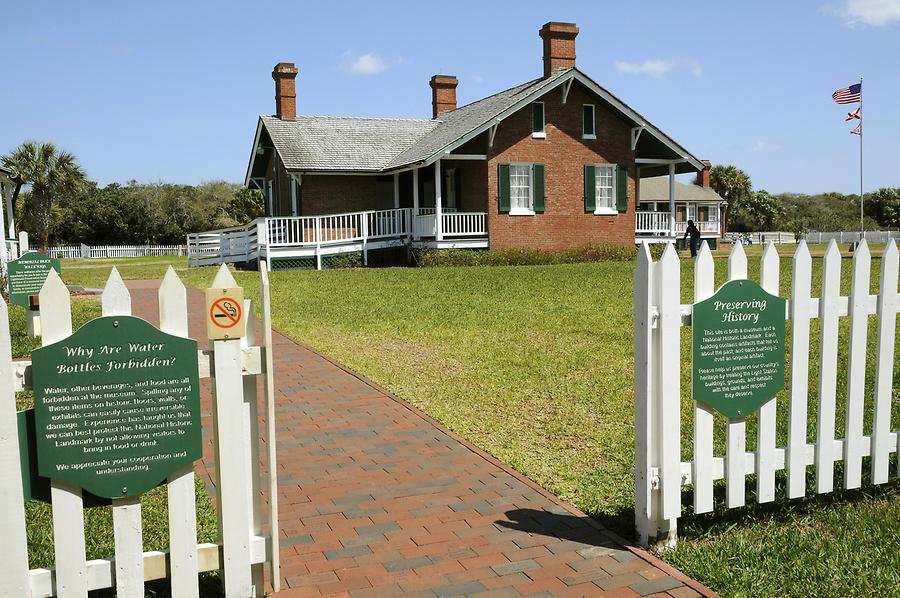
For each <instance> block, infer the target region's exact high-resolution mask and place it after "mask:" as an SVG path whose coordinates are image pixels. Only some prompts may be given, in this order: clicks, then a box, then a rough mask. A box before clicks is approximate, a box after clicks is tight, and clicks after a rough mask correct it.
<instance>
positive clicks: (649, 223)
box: [634, 212, 669, 234]
mask: <svg viewBox="0 0 900 598" xmlns="http://www.w3.org/2000/svg"><path fill="white" fill-rule="evenodd" d="M634 232H636V233H659V234H665V233H668V232H669V213H668V212H635V213H634Z"/></svg>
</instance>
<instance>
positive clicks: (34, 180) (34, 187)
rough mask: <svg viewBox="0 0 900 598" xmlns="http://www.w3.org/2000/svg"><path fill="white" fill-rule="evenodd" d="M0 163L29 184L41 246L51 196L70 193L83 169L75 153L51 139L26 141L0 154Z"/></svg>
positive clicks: (47, 238) (43, 245) (44, 242)
mask: <svg viewBox="0 0 900 598" xmlns="http://www.w3.org/2000/svg"><path fill="white" fill-rule="evenodd" d="M2 162H3V165H4V166H6V167H7V168H9V169H11V170H12V171H13V172H15V174H16V176H17V177H18V178H19V179H20V180H22V181H24V182H25V183H29V184H30V185H31V199H32V202H33V203H32V207H33V212H32V213H33V217H34V224H35V228H36V229H37V233H38V235H39V238H40V245H41V248H42V249H45V250H46V249H47V247H48V246H49V242H50V218H51V208H52V206H53V202H54V200H55V199H58V198H59V197H60V196H62V195H67V194H70V193H74V192H75V191H76V190H78V188H79V187H80V186H81V185H82V184H83V183H84V182H85V174H84V170H82V169H81V167H80V166H79V165H78V162H77V161H76V159H75V156H74V155H73V154H71V153H69V152H65V151H60V150H57V149H56V146H55V145H54V144H53V143H49V142H46V143H39V142H35V141H27V142H25V143H23V144H22V145H20V146H19V147H17V148H16V149H14V150H13V151H12V153H11V154H9V155H8V156H3V158H2Z"/></svg>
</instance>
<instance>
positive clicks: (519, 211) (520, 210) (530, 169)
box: [509, 162, 534, 216]
mask: <svg viewBox="0 0 900 598" xmlns="http://www.w3.org/2000/svg"><path fill="white" fill-rule="evenodd" d="M516 167H524V168H525V172H526V173H527V174H528V202H527V203H528V205H527V206H526V207H520V206H516V205H513V203H514V200H513V184H512V181H513V168H516ZM509 215H510V216H534V164H531V163H529V162H512V163H510V165H509Z"/></svg>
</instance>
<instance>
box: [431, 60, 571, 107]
mask: <svg viewBox="0 0 900 598" xmlns="http://www.w3.org/2000/svg"><path fill="white" fill-rule="evenodd" d="M573 68H574V67H570V68H567V69H560V70H559V71H557V72H555V73H553V74H552V75H551V76H550V77H537V78H536V79H532V80H530V81H526V82H525V83H519V84H518V85H513V86H512V87H507V88H506V89H503V90H501V91H498V92H497V93H492V94H491V95H489V96H484V97H483V98H480V99H478V100H473V101H471V102H469V103H468V104H463V105H462V106H460V107H458V108H457V109H456V110H451V111H449V112H444V113H442V114H453V113H454V112H456V111H457V110H462V109H463V108H468V107H469V106H473V105H475V104H478V103H480V102H483V101H485V100H489V99H491V98H494V97H497V96H499V95H501V94H504V93H506V92H509V91H512V90H514V89H517V88H520V87H522V88H524V87H528V86H530V85H534V84H536V83H538V82H540V81H545V80H549V79H551V78H554V79H555V78H556V77H558V76H560V75H562V74H564V73H566V72H568V71H571V70H572V69H573Z"/></svg>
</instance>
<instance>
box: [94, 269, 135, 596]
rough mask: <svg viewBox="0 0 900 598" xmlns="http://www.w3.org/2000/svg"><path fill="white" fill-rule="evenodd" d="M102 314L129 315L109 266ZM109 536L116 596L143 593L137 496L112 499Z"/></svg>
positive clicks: (128, 301) (123, 289)
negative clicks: (113, 541) (111, 534)
mask: <svg viewBox="0 0 900 598" xmlns="http://www.w3.org/2000/svg"><path fill="white" fill-rule="evenodd" d="M100 303H101V308H102V314H103V315H104V316H130V315H131V295H129V293H128V289H127V288H126V287H125V282H124V281H123V280H122V277H121V276H120V275H119V271H118V270H117V269H116V268H113V269H112V271H111V272H110V273H109V278H108V279H107V281H106V286H105V287H104V289H103V294H102V295H101V298H100ZM112 515H113V537H114V539H115V551H116V595H117V596H121V597H122V598H143V596H144V548H143V542H142V534H141V529H142V524H141V497H140V496H129V497H126V498H114V499H113V501H112Z"/></svg>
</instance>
